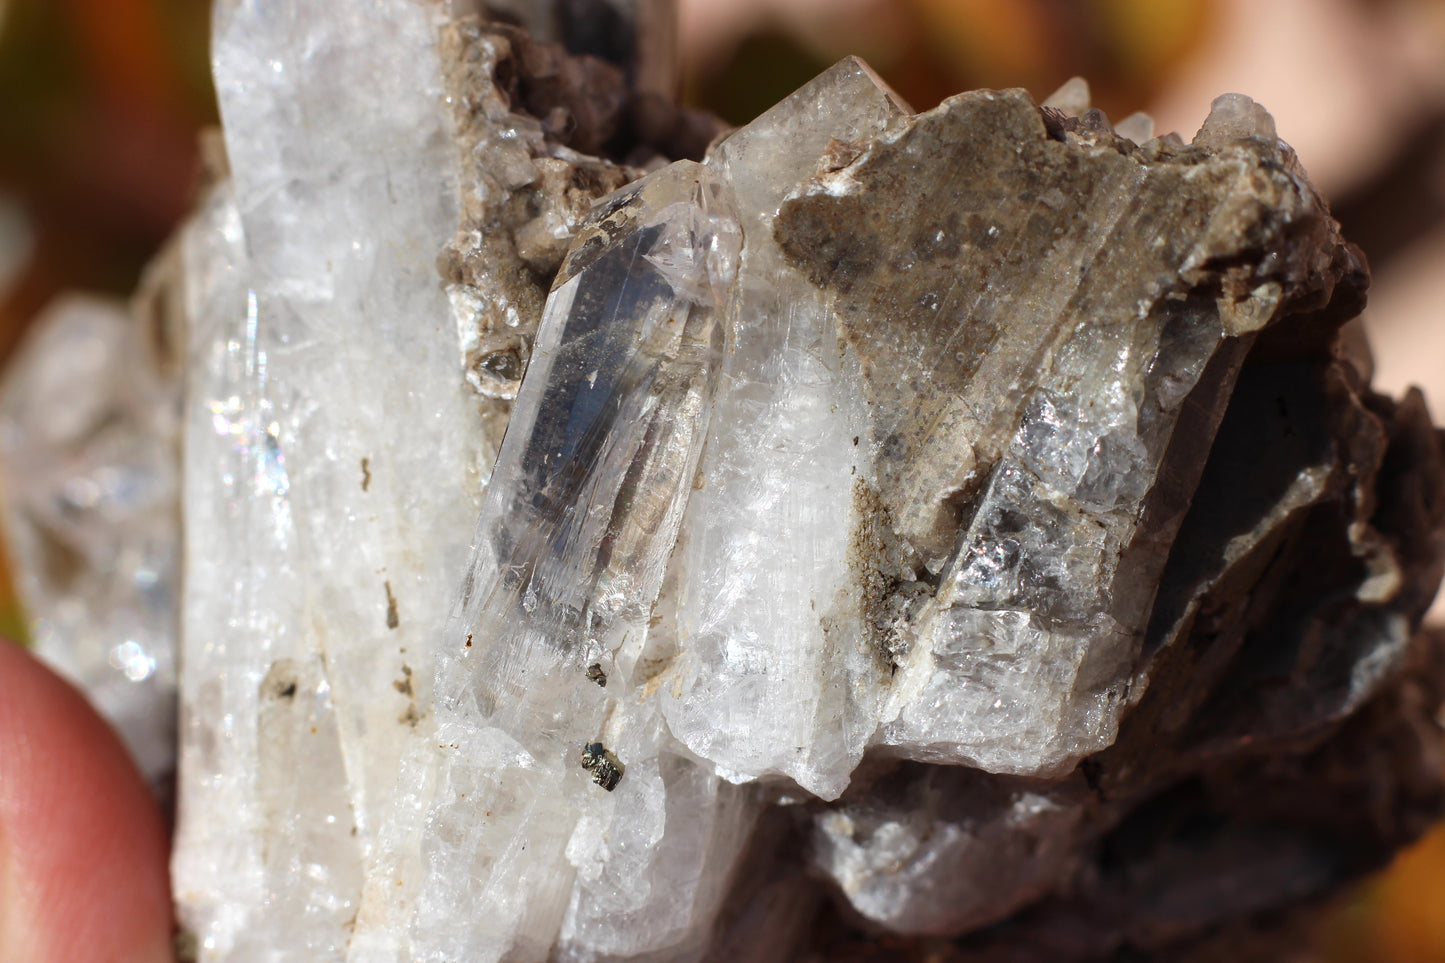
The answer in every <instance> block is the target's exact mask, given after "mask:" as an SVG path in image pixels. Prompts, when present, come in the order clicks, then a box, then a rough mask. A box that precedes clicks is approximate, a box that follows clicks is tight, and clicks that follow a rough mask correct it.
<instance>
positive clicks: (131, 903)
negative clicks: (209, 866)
mask: <svg viewBox="0 0 1445 963" xmlns="http://www.w3.org/2000/svg"><path fill="white" fill-rule="evenodd" d="M167 848H168V845H167V840H166V831H165V824H164V820H163V818H162V816H161V813H160V811H159V809H158V808H157V807H156V805H155V802H154V801H153V799H152V798H151V795H150V793H149V791H148V790H147V788H146V785H145V782H144V780H143V779H142V778H141V776H140V773H138V772H137V771H136V769H135V766H134V765H133V764H132V763H131V760H130V757H129V755H128V754H127V753H126V751H125V748H124V746H122V745H121V742H120V740H119V739H118V738H117V737H116V735H115V733H114V731H112V730H111V728H110V727H109V726H108V725H107V724H106V723H105V722H104V721H103V720H102V719H101V718H100V717H99V716H98V715H96V713H95V710H94V709H92V708H91V706H90V704H89V703H88V702H86V700H85V698H84V697H83V696H81V695H80V693H79V692H77V691H76V690H75V689H74V688H72V687H71V686H70V685H69V684H68V683H66V682H65V681H64V680H62V679H61V678H59V677H58V676H56V675H55V674H54V673H53V672H51V671H50V670H49V669H47V668H46V667H45V666H43V665H42V664H41V663H40V662H39V661H37V660H36V659H34V658H33V657H31V656H30V655H29V653H27V652H25V651H24V650H22V649H20V648H19V647H17V646H15V645H12V644H9V643H5V642H0V963H9V961H12V960H13V961H16V963H19V961H24V963H52V961H53V963H59V961H74V960H95V961H98V963H109V961H115V963H140V961H144V963H150V961H161V960H171V959H173V954H172V952H171V934H172V913H171V900H170V881H169V875H168V872H167V865H166V859H167Z"/></svg>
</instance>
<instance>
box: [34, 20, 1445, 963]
mask: <svg viewBox="0 0 1445 963" xmlns="http://www.w3.org/2000/svg"><path fill="white" fill-rule="evenodd" d="M503 7H505V9H503ZM564 7H566V8H567V9H572V8H573V7H576V8H577V9H578V10H580V9H582V8H584V7H585V8H586V9H588V10H591V11H592V13H593V14H596V17H597V18H598V19H595V20H587V21H586V22H587V23H588V24H591V26H589V27H588V28H587V29H586V30H581V29H580V28H579V31H575V32H569V31H568V30H565V29H563V30H557V31H556V32H555V33H554V34H553V37H554V39H561V40H566V41H568V42H569V43H571V45H572V46H573V48H574V50H573V52H571V53H569V52H567V51H566V50H564V49H562V48H561V47H556V46H550V45H548V44H545V43H541V42H539V41H537V40H535V39H533V38H531V37H529V36H528V35H527V34H525V33H524V32H522V31H521V30H520V29H519V28H517V27H516V26H513V25H509V24H507V23H499V22H496V20H495V19H479V18H477V17H475V16H469V15H468V16H464V15H460V14H453V13H451V12H449V11H450V7H449V6H448V5H444V4H433V3H404V2H394V3H380V2H375V0H341V2H340V3H337V2H334V0H333V2H331V3H327V4H321V3H319V2H317V0H303V2H298V3H293V4H291V5H289V6H287V7H286V9H285V12H284V15H282V14H279V13H278V10H277V9H276V8H271V7H268V6H267V5H265V4H246V3H241V2H239V0H222V2H221V3H219V4H218V7H217V18H216V51H215V57H216V75H217V81H218V88H219V90H220V95H221V106H222V116H223V119H224V121H225V125H226V131H225V138H226V154H227V159H228V162H229V170H230V174H229V177H225V176H222V177H219V178H218V180H217V182H216V183H215V184H214V185H213V186H212V188H211V189H210V190H209V192H208V194H207V196H206V199H205V201H204V203H203V205H202V206H201V208H200V210H199V211H198V212H197V213H196V215H195V216H194V217H193V219H192V220H191V222H190V223H189V224H188V225H187V227H186V228H185V230H184V232H183V235H182V237H181V241H180V247H179V252H180V254H179V257H180V259H181V265H182V275H181V276H179V277H177V276H172V278H171V284H170V286H169V287H166V286H164V285H163V286H162V289H163V292H164V293H166V294H167V296H168V297H170V298H171V299H172V300H176V299H179V302H180V303H181V304H183V311H182V312H181V313H182V314H183V315H184V338H183V343H184V345H185V349H186V353H187V356H188V365H187V371H186V375H185V384H184V394H185V398H186V404H185V408H184V411H185V422H184V426H183V429H182V436H183V443H184V448H183V452H184V453H183V456H182V465H183V477H184V478H185V491H184V496H183V508H184V519H185V525H184V542H183V547H184V562H185V564H184V575H185V578H184V585H183V589H182V590H180V591H181V597H182V603H183V604H182V614H181V619H180V638H181V657H182V665H181V673H180V679H181V688H182V699H181V701H182V714H181V757H180V759H181V784H180V800H179V802H180V808H179V828H178V833H177V852H176V857H175V880H176V889H177V900H178V904H179V909H180V914H181V917H182V920H183V922H184V924H185V926H186V927H187V928H188V929H189V930H190V931H191V933H192V934H193V935H194V937H195V942H196V945H197V947H198V952H199V955H200V957H201V958H202V959H204V960H252V959H270V960H288V959H294V960H298V961H302V960H304V961H315V960H351V961H356V963H361V961H400V960H417V961H423V960H425V961H455V960H468V961H483V960H499V961H500V960H509V961H517V960H538V961H540V960H548V959H554V960H577V961H592V960H626V959H637V960H653V961H661V960H721V959H746V960H750V961H753V960H757V961H766V960H778V961H783V960H793V959H805V958H806V959H831V958H840V957H846V958H849V959H864V958H876V959H899V958H911V957H910V954H915V953H922V952H924V948H926V949H927V952H929V953H931V954H932V956H930V957H929V958H931V959H955V960H979V961H982V960H998V959H1009V960H1030V959H1039V960H1070V959H1079V960H1084V959H1101V958H1108V957H1111V956H1115V955H1118V954H1120V953H1132V954H1135V955H1136V956H1138V957H1140V958H1149V957H1150V955H1151V954H1157V955H1159V956H1160V958H1169V959H1174V958H1182V954H1184V953H1185V952H1187V950H1186V949H1185V947H1187V946H1189V945H1191V944H1195V945H1197V944H1198V943H1199V941H1200V940H1202V939H1205V938H1215V937H1217V936H1218V934H1220V933H1221V932H1226V933H1228V934H1230V935H1231V938H1243V936H1244V934H1249V933H1252V932H1253V930H1252V929H1251V927H1252V926H1253V925H1254V922H1255V921H1257V920H1259V919H1261V918H1263V917H1265V916H1267V915H1268V914H1270V913H1272V912H1276V911H1279V910H1281V909H1282V908H1285V907H1288V906H1291V905H1293V904H1296V903H1298V902H1300V901H1303V900H1308V899H1311V898H1314V897H1318V896H1319V895H1321V894H1323V893H1325V892H1327V891H1329V890H1331V889H1333V888H1335V887H1337V886H1339V885H1341V884H1342V883H1344V882H1346V881H1348V880H1349V879H1352V878H1355V877H1357V876H1358V875H1360V874H1361V873H1363V872H1365V871H1368V870H1369V869H1371V868H1372V867H1374V866H1376V865H1379V863H1380V862H1381V860H1383V859H1384V858H1385V856H1386V855H1387V854H1388V853H1389V852H1391V851H1392V850H1393V849H1395V848H1397V847H1398V846H1400V845H1402V844H1404V843H1405V842H1407V841H1408V840H1409V839H1411V838H1413V837H1414V836H1415V835H1417V834H1418V833H1419V832H1420V831H1422V829H1423V828H1424V826H1425V824H1426V822H1427V821H1428V820H1429V819H1430V818H1433V817H1434V816H1435V815H1437V814H1438V813H1439V811H1440V810H1441V807H1442V802H1445V789H1442V782H1441V772H1442V767H1441V757H1442V741H1441V737H1440V731H1439V724H1438V721H1437V716H1436V713H1437V711H1438V709H1439V708H1440V706H1441V702H1442V693H1445V652H1442V647H1441V646H1442V643H1441V640H1440V639H1439V638H1438V637H1437V636H1431V635H1429V634H1422V633H1420V632H1419V631H1418V630H1419V623H1420V619H1421V616H1422V614H1423V613H1424V611H1425V609H1426V607H1427V606H1428V603H1429V601H1430V597H1431V596H1432V595H1433V594H1434V591H1435V588H1436V586H1437V584H1438V582H1439V579H1440V575H1441V567H1442V557H1445V449H1442V437H1441V435H1440V433H1439V432H1438V431H1437V430H1436V429H1435V428H1433V427H1432V426H1431V425H1430V423H1429V420H1428V418H1427V416H1426V415H1425V412H1424V409H1423V405H1422V404H1421V401H1420V399H1419V397H1418V395H1410V396H1407V397H1406V398H1405V399H1403V400H1402V401H1400V402H1395V401H1392V400H1390V399H1387V398H1384V397H1381V396H1379V395H1377V394H1375V393H1373V392H1371V391H1370V390H1369V387H1368V382H1369V364H1368V358H1367V355H1366V354H1365V353H1363V352H1362V351H1360V350H1359V339H1358V337H1357V332H1356V331H1355V330H1354V327H1353V325H1352V321H1353V319H1354V318H1355V317H1357V315H1358V314H1359V312H1360V310H1361V308H1362V306H1363V291H1364V288H1365V284H1366V280H1367V278H1366V271H1365V267H1364V262H1363V259H1362V257H1361V256H1360V254H1359V252H1358V251H1356V250H1355V249H1354V248H1353V247H1351V246H1350V245H1349V244H1347V243H1345V242H1344V241H1343V240H1342V239H1341V238H1340V236H1339V233H1338V228H1337V226H1336V225H1335V223H1334V222H1333V221H1332V220H1331V219H1330V217H1329V214H1328V210H1327V208H1326V206H1325V204H1324V202H1323V201H1322V200H1321V199H1320V198H1319V197H1318V196H1317V195H1316V193H1315V192H1314V190H1313V189H1312V188H1311V187H1310V184H1309V182H1308V180H1307V178H1306V177H1305V175H1304V173H1303V171H1302V170H1301V168H1300V166H1299V164H1298V162H1297V161H1296V159H1295V157H1294V155H1293V153H1292V152H1291V151H1290V150H1289V148H1288V147H1287V146H1285V145H1284V144H1283V143H1282V142H1281V141H1280V140H1279V139H1278V138H1277V137H1276V135H1275V132H1274V129H1273V124H1272V121H1270V119H1269V116H1268V114H1266V113H1265V112H1264V111H1263V109H1262V108H1260V107H1259V106H1258V105H1256V104H1254V103H1253V102H1252V101H1249V100H1248V99H1247V98H1243V97H1239V96H1235V95H1229V96H1226V97H1223V98H1220V100H1218V101H1217V102H1216V103H1215V106H1214V110H1213V111H1212V113H1211V114H1210V116H1209V118H1208V120H1207V121H1206V122H1205V124H1204V126H1203V127H1202V128H1201V130H1200V131H1199V133H1198V134H1197V135H1196V136H1195V137H1194V139H1193V141H1192V142H1191V143H1187V144H1186V143H1185V142H1184V141H1183V140H1182V139H1181V138H1179V137H1178V136H1176V135H1167V136H1164V137H1154V136H1153V132H1152V124H1151V123H1150V122H1149V121H1148V118H1147V117H1143V116H1135V117H1132V118H1129V119H1127V120H1126V121H1124V122H1122V123H1121V124H1120V125H1118V127H1117V128H1115V127H1114V126H1112V125H1111V124H1110V123H1109V121H1108V119H1107V118H1106V117H1105V116H1104V115H1103V114H1102V113H1101V112H1099V111H1098V110H1094V109H1091V108H1090V107H1089V103H1088V92H1087V87H1086V86H1085V85H1083V84H1082V83H1081V82H1071V84H1069V85H1067V86H1066V87H1065V88H1064V89H1063V90H1061V91H1060V92H1059V93H1057V94H1056V95H1054V97H1052V98H1050V99H1049V100H1047V101H1046V103H1045V105H1044V106H1042V107H1040V106H1036V105H1035V104H1034V102H1033V101H1032V100H1031V99H1030V98H1029V97H1028V96H1027V95H1026V94H1024V93H1023V92H1021V91H975V92H972V93H967V94H962V95H960V96H958V97H955V98H952V99H950V100H948V101H946V102H944V103H943V104H942V105H941V106H939V107H937V108H936V109H934V110H930V111H927V112H925V113H921V114H916V115H915V114H913V113H912V112H911V111H910V110H909V109H908V108H907V107H906V106H905V105H904V104H902V103H901V102H900V101H899V100H898V98H897V97H896V96H894V95H893V94H892V93H891V92H890V91H888V90H887V88H886V87H885V86H884V85H883V84H882V83H881V82H880V81H879V80H878V79H877V78H876V77H875V76H874V75H873V74H872V73H871V72H870V71H869V70H868V68H867V67H866V66H864V65H863V64H862V63H861V62H859V61H856V60H851V59H850V60H845V61H843V62H841V63H839V64H838V65H836V66H834V67H833V68H831V69H830V70H828V71H826V72H825V73H823V74H822V75H821V76H819V77H818V78H816V79H815V80H813V81H812V82H810V83H809V84H807V85H805V86H804V87H803V88H802V89H800V90H799V91H797V92H796V93H794V94H793V95H791V96H790V97H788V98H787V99H785V100H784V101H783V102H782V103H780V104H779V105H778V106H777V107H775V108H774V109H772V110H771V111H769V112H767V113H766V114H764V115H763V116H761V117H759V118H758V119H757V120H755V121H753V122H752V123H751V124H749V125H747V126H746V127H744V128H742V129H740V130H737V131H734V132H731V133H729V134H726V135H725V136H722V137H720V138H719V139H717V140H715V141H714V142H713V143H712V145H711V146H710V147H708V149H707V150H706V154H705V156H704V154H703V147H704V146H705V145H706V143H707V141H708V139H709V138H710V137H712V136H713V134H714V133H715V132H716V128H715V127H714V126H712V125H711V123H710V122H708V121H706V120H704V119H702V118H699V117H698V116H696V115H692V114H689V113H687V112H684V111H679V110H677V109H675V108H673V107H670V106H667V105H666V104H664V103H663V102H662V101H661V100H660V98H659V96H658V93H659V90H660V89H661V86H659V84H660V81H659V80H658V78H659V77H665V76H666V75H667V71H666V70H665V69H663V68H661V67H659V66H658V64H657V62H656V61H655V60H652V59H649V57H650V56H653V55H655V54H656V53H657V50H659V49H663V48H665V46H666V44H665V43H663V42H662V41H660V40H658V39H657V38H659V37H665V36H666V30H660V29H658V27H657V24H656V23H655V22H654V21H653V20H651V19H649V18H653V17H656V16H658V15H659V13H658V10H657V9H655V6H654V5H650V4H647V3H637V4H629V3H624V2H621V0H616V2H614V0H607V2H600V0H599V2H597V3H593V4H581V5H577V4H569V5H561V4H544V5H537V6H535V7H526V6H520V7H518V6H516V5H511V4H505V5H502V6H501V7H496V8H493V9H492V10H491V13H492V15H494V16H500V15H503V14H506V13H507V12H508V11H510V16H509V17H507V18H506V19H508V20H515V19H517V18H518V17H521V19H524V20H528V18H530V20H528V22H529V24H530V25H531V26H533V27H534V28H545V29H548V30H553V29H554V28H556V27H557V25H558V24H565V23H566V22H567V21H566V16H564V15H563V13H562V12H561V11H563V8H564ZM579 16H580V14H579ZM619 17H620V18H622V20H621V21H620V22H623V23H626V22H627V18H628V17H636V18H639V19H638V20H637V21H636V22H635V23H634V24H633V26H634V27H635V29H630V30H620V31H619V30H614V29H612V28H611V27H608V26H607V24H612V25H614V26H615V25H616V23H617V22H619V21H618V20H617V18H619ZM609 18H611V19H609ZM580 22H581V21H579V23H580ZM629 37H630V38H631V39H630V40H628V39H627V38H629ZM579 38H582V39H579ZM607 38H610V39H607ZM647 38H652V40H648V39H647ZM604 40H606V42H603V41H604ZM584 41H585V42H584ZM614 41H616V44H620V46H617V45H616V44H614ZM650 45H651V46H650ZM614 48H615V49H614ZM653 48H656V49H653ZM578 50H581V51H582V52H581V53H580V54H579V53H578V52H577V51H578ZM649 50H651V51H652V53H649ZM597 53H603V54H605V55H606V57H607V59H599V58H597V57H594V56H590V55H591V54H597ZM664 86H665V85H664ZM674 157H687V158H689V159H681V160H677V161H676V162H674V163H670V164H669V163H667V161H668V160H669V159H671V158H674ZM438 255H439V256H438ZM31 395H33V391H32V390H31V389H25V390H23V391H20V393H19V394H17V395H16V397H28V396H31ZM7 397H9V396H7ZM9 410H16V409H15V403H12V404H11V408H10V409H9ZM36 410H39V409H36ZM145 410H150V409H145ZM127 417H130V416H127ZM135 420H136V419H135V418H131V421H135ZM141 421H142V422H144V419H141ZM144 424H145V425H146V426H147V427H146V428H145V430H146V431H148V432H149V433H150V435H149V437H150V439H151V443H153V446H155V447H154V450H155V451H157V452H162V453H164V452H165V451H169V450H171V449H168V448H166V447H165V446H166V445H167V444H173V442H169V441H167V440H166V439H167V437H168V436H166V435H165V431H164V427H163V426H162V425H159V424H156V425H152V424H150V423H149V422H144ZM67 437H69V436H67ZM10 450H11V451H13V450H15V449H13V448H12V449H10ZM11 457H12V458H13V457H14V455H13V454H12V455H11ZM156 457H157V458H161V456H160V455H157V456H156ZM106 458H108V459H110V462H108V463H114V462H116V461H117V460H118V459H116V458H115V457H114V456H112V455H106ZM162 460H163V459H162ZM41 474H44V473H41ZM37 477H39V476H38V475H37ZM45 478H47V479H49V480H48V481H46V482H45V483H44V484H36V485H31V486H29V487H27V488H26V489H25V490H26V491H27V492H30V491H37V492H50V491H62V490H69V489H68V488H67V485H70V481H69V476H68V475H67V473H66V470H65V469H64V468H63V466H62V467H61V468H57V469H56V471H55V472H54V473H52V474H45ZM72 487H73V486H72ZM46 497H50V496H46ZM52 500H53V499H52ZM162 500H163V499H162ZM38 511H39V510H38V509H37V512H38ZM62 514H63V513H62ZM35 517H39V515H38V514H37V515H36V516H35ZM157 517H159V516H157ZM474 521H475V522H476V525H475V528H474V529H473V528H472V527H471V525H472V522H474ZM87 524H94V523H87ZM469 532H470V533H471V535H470V538H469V536H468V533H469ZM165 584H173V583H171V582H169V581H167V582H166V583H165ZM97 619H99V616H97V615H90V614H87V615H86V616H85V620H88V621H89V622H90V623H94V622H95V621H96V620H97ZM104 637H105V638H113V637H114V635H113V633H112V634H110V635H105V636H104ZM1241 881H1244V882H1241Z"/></svg>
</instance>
